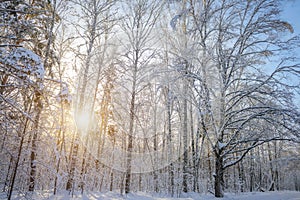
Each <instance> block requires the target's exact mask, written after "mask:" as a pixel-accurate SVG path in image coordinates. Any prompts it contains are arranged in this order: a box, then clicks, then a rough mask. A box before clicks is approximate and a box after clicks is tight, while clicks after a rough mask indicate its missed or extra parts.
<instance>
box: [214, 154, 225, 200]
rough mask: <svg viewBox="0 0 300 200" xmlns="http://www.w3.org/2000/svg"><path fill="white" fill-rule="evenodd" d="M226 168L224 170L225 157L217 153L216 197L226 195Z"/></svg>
mask: <svg viewBox="0 0 300 200" xmlns="http://www.w3.org/2000/svg"><path fill="white" fill-rule="evenodd" d="M223 175H224V170H223V158H222V157H220V156H219V154H216V169H215V197H224V193H223V186H224V178H223Z"/></svg>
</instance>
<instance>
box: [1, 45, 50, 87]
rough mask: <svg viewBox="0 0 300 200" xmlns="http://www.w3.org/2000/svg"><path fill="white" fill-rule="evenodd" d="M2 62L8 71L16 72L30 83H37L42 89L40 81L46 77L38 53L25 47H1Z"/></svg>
mask: <svg viewBox="0 0 300 200" xmlns="http://www.w3.org/2000/svg"><path fill="white" fill-rule="evenodd" d="M0 64H1V65H2V66H3V67H4V69H5V71H6V73H10V74H14V76H17V77H18V78H19V79H21V80H23V81H28V82H29V83H30V84H34V83H37V84H38V87H39V88H40V89H41V88H42V85H40V84H39V83H40V81H41V80H42V79H44V74H45V70H44V66H43V63H42V61H41V59H40V57H39V56H38V55H36V54H35V53H34V52H32V51H31V50H29V49H26V48H23V47H16V48H0Z"/></svg>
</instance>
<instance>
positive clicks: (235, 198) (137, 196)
mask: <svg viewBox="0 0 300 200" xmlns="http://www.w3.org/2000/svg"><path fill="white" fill-rule="evenodd" d="M0 199H1V200H2V199H3V200H4V199H6V197H5V195H4V194H3V193H0ZM13 199H15V200H23V199H24V200H25V199H40V200H43V199H47V200H69V199H70V200H175V199H179V200H300V192H296V191H277V192H252V193H240V194H228V193H227V194H225V197H224V198H223V199H220V198H215V197H214V196H213V195H211V194H197V193H188V194H185V195H182V197H180V198H171V197H168V196H167V195H161V194H160V195H158V194H155V195H151V194H148V193H142V192H138V193H132V194H128V195H121V194H119V193H116V192H107V193H97V192H95V193H88V194H83V195H81V194H74V195H73V197H72V196H70V195H69V194H68V193H60V194H57V195H55V196H54V195H52V194H49V193H47V192H43V193H38V194H35V195H34V196H33V197H29V196H26V195H14V197H13Z"/></svg>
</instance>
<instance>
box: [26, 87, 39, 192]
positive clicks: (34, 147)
mask: <svg viewBox="0 0 300 200" xmlns="http://www.w3.org/2000/svg"><path fill="white" fill-rule="evenodd" d="M34 102H35V113H36V116H35V119H34V126H33V137H32V143H31V154H30V177H29V188H28V190H29V191H30V192H33V191H34V187H35V178H36V153H37V152H36V151H37V138H38V131H39V122H40V116H41V112H42V109H43V104H42V99H41V93H40V91H36V92H35V99H34Z"/></svg>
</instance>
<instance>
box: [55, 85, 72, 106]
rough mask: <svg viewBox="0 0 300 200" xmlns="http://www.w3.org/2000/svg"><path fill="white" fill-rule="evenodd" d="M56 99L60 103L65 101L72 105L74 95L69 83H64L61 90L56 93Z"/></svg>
mask: <svg viewBox="0 0 300 200" xmlns="http://www.w3.org/2000/svg"><path fill="white" fill-rule="evenodd" d="M56 101H57V102H59V103H65V104H67V105H70V104H71V102H72V96H71V94H70V91H69V87H68V85H63V87H62V89H61V91H59V93H58V94H57V95H56Z"/></svg>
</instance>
